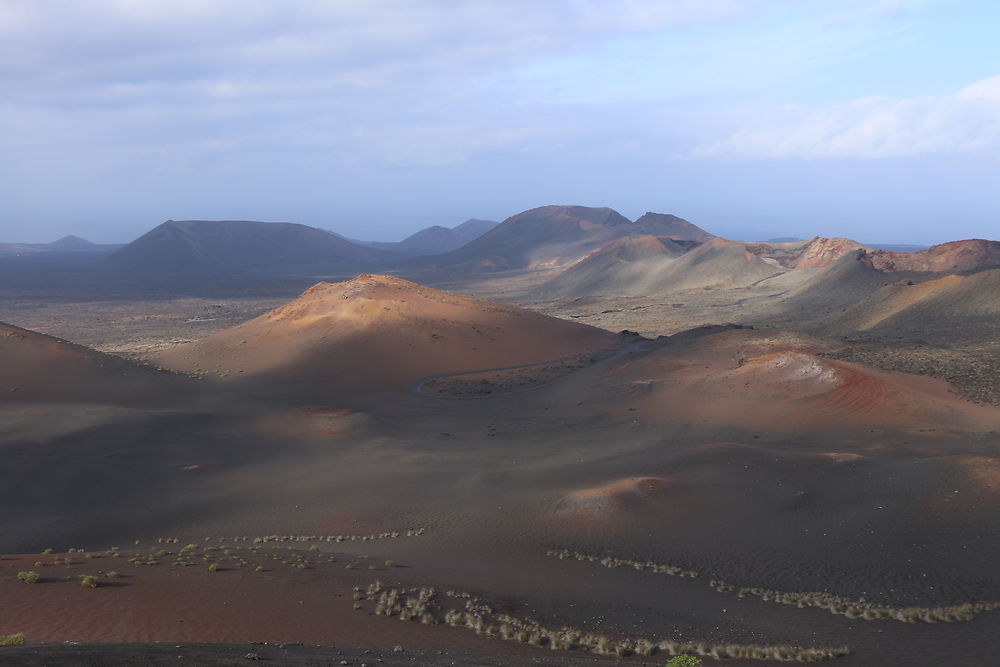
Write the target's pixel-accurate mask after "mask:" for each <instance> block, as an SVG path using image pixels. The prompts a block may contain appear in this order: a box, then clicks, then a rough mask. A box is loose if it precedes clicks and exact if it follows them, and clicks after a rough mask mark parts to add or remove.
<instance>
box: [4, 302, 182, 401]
mask: <svg viewBox="0 0 1000 667" xmlns="http://www.w3.org/2000/svg"><path fill="white" fill-rule="evenodd" d="M0 369H3V375H2V376H0V382H2V385H0V404H3V403H101V404H118V405H133V404H144V403H155V402H156V401H157V400H161V401H162V400H163V399H165V398H166V397H168V396H170V395H171V394H172V393H175V392H179V391H180V392H189V391H190V390H191V388H192V387H186V385H187V384H188V383H189V382H190V381H189V380H187V378H181V377H178V376H175V375H173V374H172V373H165V372H163V371H159V370H156V369H154V368H150V367H148V366H143V365H141V364H136V363H134V362H130V361H126V360H125V359H121V358H119V357H114V356H111V355H107V354H103V353H101V352H97V351H96V350H91V349H89V348H86V347H83V346H81V345H75V344H73V343H69V342H67V341H64V340H60V339H58V338H53V337H51V336H46V335H44V334H40V333H36V332H34V331H28V330H27V329H21V328H20V327H15V326H13V325H10V324H4V323H2V322H0Z"/></svg>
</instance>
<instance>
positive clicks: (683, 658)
mask: <svg viewBox="0 0 1000 667" xmlns="http://www.w3.org/2000/svg"><path fill="white" fill-rule="evenodd" d="M700 665H701V658H696V657H694V656H693V655H675V656H674V657H672V658H670V660H667V667H700Z"/></svg>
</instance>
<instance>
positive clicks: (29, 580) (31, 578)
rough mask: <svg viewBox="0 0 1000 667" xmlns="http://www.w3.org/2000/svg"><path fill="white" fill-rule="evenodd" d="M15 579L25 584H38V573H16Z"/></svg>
mask: <svg viewBox="0 0 1000 667" xmlns="http://www.w3.org/2000/svg"><path fill="white" fill-rule="evenodd" d="M17 578H18V579H20V580H21V581H23V582H24V583H26V584H37V583H38V578H39V577H38V573H37V572H23V571H22V572H18V573H17Z"/></svg>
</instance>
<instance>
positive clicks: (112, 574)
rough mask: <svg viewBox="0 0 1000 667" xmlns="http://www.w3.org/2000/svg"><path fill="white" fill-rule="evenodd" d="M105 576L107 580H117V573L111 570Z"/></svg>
mask: <svg viewBox="0 0 1000 667" xmlns="http://www.w3.org/2000/svg"><path fill="white" fill-rule="evenodd" d="M105 576H106V577H107V578H108V579H117V578H118V573H117V572H115V571H114V570H111V571H110V572H108V573H107V575H105Z"/></svg>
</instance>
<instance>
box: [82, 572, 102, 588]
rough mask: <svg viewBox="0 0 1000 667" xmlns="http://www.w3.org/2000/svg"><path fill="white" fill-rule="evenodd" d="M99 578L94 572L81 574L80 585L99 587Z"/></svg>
mask: <svg viewBox="0 0 1000 667" xmlns="http://www.w3.org/2000/svg"><path fill="white" fill-rule="evenodd" d="M97 583H98V579H97V577H95V576H94V575H92V574H81V575H80V585H81V586H83V587H84V588H97Z"/></svg>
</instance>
